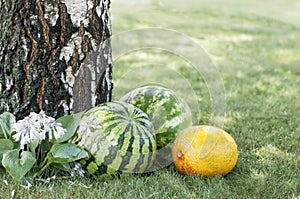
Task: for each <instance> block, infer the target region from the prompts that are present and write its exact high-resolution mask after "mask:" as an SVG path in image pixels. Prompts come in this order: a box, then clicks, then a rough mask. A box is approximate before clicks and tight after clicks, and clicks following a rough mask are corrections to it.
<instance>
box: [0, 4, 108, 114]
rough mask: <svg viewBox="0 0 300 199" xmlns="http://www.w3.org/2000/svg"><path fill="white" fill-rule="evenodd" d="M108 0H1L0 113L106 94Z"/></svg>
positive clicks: (62, 107)
mask: <svg viewBox="0 0 300 199" xmlns="http://www.w3.org/2000/svg"><path fill="white" fill-rule="evenodd" d="M109 7H110V0H43V1H42V0H0V11H1V13H0V113H1V112H3V111H9V112H12V113H14V114H15V115H16V116H17V118H23V117H24V116H26V115H27V114H28V113H29V112H30V111H34V112H39V111H40V110H44V111H45V113H46V114H48V115H51V116H52V117H59V116H62V115H65V114H70V113H74V112H78V111H82V110H84V109H87V108H90V107H92V106H95V105H96V104H99V103H102V102H105V101H110V100H111V90H112V82H111V79H112V78H111V73H112V59H111V44H110V36H111V27H110V14H109Z"/></svg>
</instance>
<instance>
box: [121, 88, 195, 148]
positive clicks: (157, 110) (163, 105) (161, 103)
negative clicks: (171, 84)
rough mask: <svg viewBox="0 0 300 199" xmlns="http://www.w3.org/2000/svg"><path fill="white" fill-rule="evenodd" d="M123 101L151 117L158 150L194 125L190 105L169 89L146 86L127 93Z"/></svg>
mask: <svg viewBox="0 0 300 199" xmlns="http://www.w3.org/2000/svg"><path fill="white" fill-rule="evenodd" d="M121 101H123V102H127V103H130V104H132V105H134V106H136V107H138V108H139V109H141V110H142V111H144V112H145V113H146V114H147V115H148V116H149V118H150V120H151V121H152V123H153V125H154V129H155V132H156V143H157V148H158V149H160V148H163V147H165V146H167V145H168V144H170V143H171V142H172V141H173V140H174V139H175V137H176V136H177V134H178V133H179V132H180V131H181V130H183V129H185V128H187V127H189V126H191V125H192V114H191V111H190V109H189V107H188V105H186V104H185V103H184V102H183V101H182V100H180V99H179V98H178V97H177V96H176V95H175V93H174V92H172V91H171V90H169V89H166V88H163V87H160V86H145V87H141V88H137V89H135V90H133V91H131V92H129V93H127V94H126V95H125V96H124V97H122V98H121Z"/></svg>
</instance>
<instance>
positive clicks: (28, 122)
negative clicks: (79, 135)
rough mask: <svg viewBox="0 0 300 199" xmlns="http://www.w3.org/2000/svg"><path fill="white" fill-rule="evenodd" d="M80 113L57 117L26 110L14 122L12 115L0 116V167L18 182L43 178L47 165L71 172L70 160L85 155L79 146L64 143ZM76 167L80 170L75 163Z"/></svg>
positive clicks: (72, 130)
mask: <svg viewBox="0 0 300 199" xmlns="http://www.w3.org/2000/svg"><path fill="white" fill-rule="evenodd" d="M82 115H83V113H82V112H81V113H77V114H73V115H67V116H64V117H61V118H58V119H57V120H56V121H55V119H54V118H52V117H49V116H47V115H46V114H45V113H44V112H43V111H41V112H40V113H39V114H37V113H33V112H32V113H30V115H29V116H27V117H25V118H24V119H23V120H19V121H17V122H16V120H15V117H14V115H12V114H11V113H7V112H5V113H3V114H1V115H0V166H3V167H4V168H5V169H6V171H7V172H8V173H9V174H10V175H11V176H12V178H13V179H14V181H16V182H21V181H22V180H23V179H24V178H25V177H26V178H29V179H34V178H35V177H43V175H44V173H45V170H47V169H48V168H49V167H50V166H53V167H55V168H57V169H61V170H63V171H68V172H72V168H71V166H70V163H73V162H75V161H77V160H80V159H83V158H86V157H88V153H87V152H86V151H85V150H84V149H83V148H81V147H80V146H78V145H76V144H73V143H70V142H68V141H69V140H71V139H72V138H73V136H74V134H75V132H76V129H77V127H78V124H79V121H80V119H81V117H82ZM75 165H76V170H77V171H80V167H79V166H78V163H76V164H75ZM82 173H83V172H81V174H82Z"/></svg>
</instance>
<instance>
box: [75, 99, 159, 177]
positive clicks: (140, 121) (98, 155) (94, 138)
mask: <svg viewBox="0 0 300 199" xmlns="http://www.w3.org/2000/svg"><path fill="white" fill-rule="evenodd" d="M77 136H78V138H77V141H76V143H78V144H79V145H80V146H83V147H84V148H85V149H86V150H87V151H89V153H90V155H91V158H90V159H89V160H87V161H84V164H86V165H85V166H86V169H87V170H88V173H90V174H95V173H98V174H101V175H111V174H124V173H143V172H146V171H147V168H149V167H151V165H152V163H153V160H154V158H155V157H154V156H155V154H154V153H153V152H154V151H155V150H156V141H155V132H154V127H153V125H152V123H151V121H150V119H149V118H148V116H147V115H146V114H145V113H144V112H143V111H141V110H140V109H138V108H136V107H134V106H133V105H130V104H127V103H124V102H107V103H103V104H100V105H98V106H96V107H94V108H92V109H90V110H88V111H87V112H86V113H85V114H84V115H83V117H82V119H81V120H80V123H79V127H78V130H77Z"/></svg>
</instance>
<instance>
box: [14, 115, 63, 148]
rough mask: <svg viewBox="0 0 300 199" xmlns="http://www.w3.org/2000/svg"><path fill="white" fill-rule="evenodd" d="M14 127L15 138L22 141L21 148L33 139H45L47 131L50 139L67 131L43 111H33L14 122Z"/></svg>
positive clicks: (58, 136)
mask: <svg viewBox="0 0 300 199" xmlns="http://www.w3.org/2000/svg"><path fill="white" fill-rule="evenodd" d="M12 129H13V131H16V134H15V135H13V139H14V140H15V141H19V142H20V145H21V149H24V145H27V144H29V143H31V142H32V141H36V140H38V141H42V140H45V139H46V134H47V133H48V137H49V139H50V140H52V139H53V138H54V139H57V138H60V137H61V136H63V135H64V133H65V132H66V129H64V128H63V127H62V126H61V124H60V123H57V122H56V121H55V119H54V118H52V117H49V116H47V115H46V114H45V113H44V112H43V111H41V112H40V113H39V114H37V113H34V112H31V113H30V114H29V116H27V117H25V118H24V119H23V120H19V121H18V122H17V123H15V124H13V125H12Z"/></svg>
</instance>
